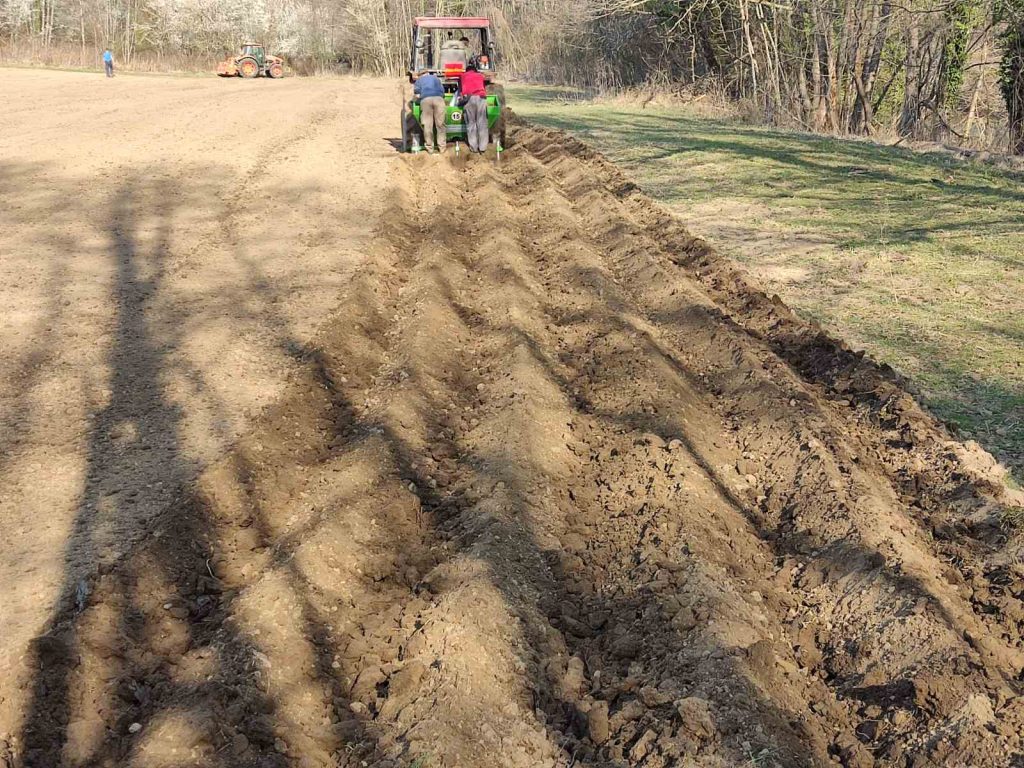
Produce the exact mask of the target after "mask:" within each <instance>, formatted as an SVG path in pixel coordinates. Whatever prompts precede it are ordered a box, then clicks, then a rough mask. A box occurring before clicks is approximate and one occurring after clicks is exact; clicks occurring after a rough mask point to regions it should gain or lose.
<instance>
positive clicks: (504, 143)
mask: <svg viewBox="0 0 1024 768" xmlns="http://www.w3.org/2000/svg"><path fill="white" fill-rule="evenodd" d="M487 95H488V96H496V97H497V99H498V104H499V105H500V106H501V117H499V118H498V122H496V123H495V124H494V128H492V129H491V137H492V138H493V140H494V141H495V143H497V142H498V140H499V139H500V140H501V148H502V149H508V139H507V136H508V132H507V130H506V125H507V123H508V120H506V116H507V115H508V103H507V102H506V101H505V86H504V85H501V84H500V83H491V84H490V85H488V86H487Z"/></svg>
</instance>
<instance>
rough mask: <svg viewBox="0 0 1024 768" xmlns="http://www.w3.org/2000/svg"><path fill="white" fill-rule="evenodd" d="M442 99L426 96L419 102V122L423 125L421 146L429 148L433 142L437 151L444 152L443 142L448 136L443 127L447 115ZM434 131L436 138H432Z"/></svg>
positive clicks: (444, 126)
mask: <svg viewBox="0 0 1024 768" xmlns="http://www.w3.org/2000/svg"><path fill="white" fill-rule="evenodd" d="M447 111H448V110H447V107H446V106H445V103H444V99H443V98H442V97H441V96H428V97H427V98H425V99H423V100H421V101H420V120H421V121H422V123H423V145H424V147H426V146H429V145H430V143H431V142H433V144H434V146H435V147H436V148H437V149H438V151H443V150H444V145H445V140H446V139H447V136H448V127H447V126H446V125H445V122H444V119H445V113H447ZM434 131H437V138H436V139H435V138H434Z"/></svg>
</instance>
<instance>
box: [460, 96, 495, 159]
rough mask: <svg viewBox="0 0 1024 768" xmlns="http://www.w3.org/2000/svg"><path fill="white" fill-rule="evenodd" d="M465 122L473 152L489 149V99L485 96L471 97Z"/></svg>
mask: <svg viewBox="0 0 1024 768" xmlns="http://www.w3.org/2000/svg"><path fill="white" fill-rule="evenodd" d="M462 119H463V121H464V122H465V124H466V138H467V140H468V141H469V148H470V150H472V151H473V152H484V151H486V149H487V141H488V139H489V138H490V137H489V136H488V135H487V99H486V97H484V96H470V97H469V102H468V103H467V104H466V109H465V114H464V116H463V118H462Z"/></svg>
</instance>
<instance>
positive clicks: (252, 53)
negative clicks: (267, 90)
mask: <svg viewBox="0 0 1024 768" xmlns="http://www.w3.org/2000/svg"><path fill="white" fill-rule="evenodd" d="M217 74H218V75H220V76H221V77H235V76H236V75H237V76H238V77H259V76H260V75H266V76H267V77H272V78H274V79H276V78H279V77H284V59H282V58H281V57H280V56H268V55H267V53H266V51H265V50H264V48H263V44H262V43H245V44H244V45H243V46H242V51H241V53H240V54H239V55H238V56H232V57H231V58H229V59H227V60H225V61H222V62H221V63H220V64H218V65H217Z"/></svg>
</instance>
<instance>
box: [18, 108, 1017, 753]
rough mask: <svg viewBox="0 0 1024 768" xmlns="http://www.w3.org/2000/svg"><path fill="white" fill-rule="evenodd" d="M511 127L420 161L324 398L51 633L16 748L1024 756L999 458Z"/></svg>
mask: <svg viewBox="0 0 1024 768" xmlns="http://www.w3.org/2000/svg"><path fill="white" fill-rule="evenodd" d="M513 138H514V140H515V146H514V148H513V149H512V150H510V151H509V152H508V153H506V155H505V158H504V160H503V165H502V167H501V168H497V167H495V166H494V165H492V164H490V163H487V162H484V161H471V162H469V163H465V162H463V163H451V162H445V161H444V160H442V159H439V158H429V157H415V158H409V160H408V161H407V162H405V163H403V165H402V167H401V168H400V170H399V178H398V179H397V180H396V189H395V193H394V198H393V201H392V209H391V210H390V211H389V213H388V214H387V216H386V217H385V219H384V222H385V223H384V225H383V228H382V231H381V232H380V237H379V239H378V245H377V247H376V250H375V252H374V253H373V254H372V255H371V257H370V258H369V259H368V260H367V263H368V266H367V267H366V268H365V269H363V271H362V273H361V275H360V276H359V278H358V279H357V280H356V281H354V282H353V283H352V285H351V286H350V288H349V290H348V291H347V293H346V295H344V296H343V297H342V301H341V304H340V306H339V307H338V310H337V312H336V313H335V314H334V315H333V316H332V317H331V318H329V319H328V320H327V321H326V322H325V324H324V327H323V328H322V330H321V332H320V333H319V335H318V336H317V338H316V340H315V342H314V343H312V344H310V345H309V346H308V347H306V348H303V349H296V350H295V351H294V352H295V355H296V357H297V358H298V359H299V360H301V362H302V364H303V365H302V374H301V375H300V376H298V377H297V378H296V379H295V380H294V381H293V382H292V384H291V385H290V388H289V390H288V393H287V395H286V396H285V397H284V398H283V399H282V400H281V401H280V402H279V403H278V404H276V405H275V406H274V407H272V408H271V409H269V410H268V411H267V412H266V413H265V414H264V415H263V416H262V418H261V419H260V422H259V425H258V427H257V428H256V430H255V431H254V432H253V433H252V434H250V435H249V436H247V437H246V438H245V439H243V440H242V441H240V443H239V444H238V445H237V447H236V448H235V450H234V451H233V452H232V453H231V454H230V455H229V456H227V457H225V458H224V460H223V461H221V462H220V463H218V464H217V465H216V466H214V467H213V468H211V469H210V470H208V471H207V472H205V473H204V475H203V476H202V478H201V480H200V482H199V483H198V485H197V487H196V488H189V489H186V490H185V492H184V493H183V495H182V500H181V501H180V503H177V504H175V505H173V506H172V507H171V508H169V509H167V510H166V512H165V513H164V514H163V516H162V517H161V518H160V523H159V525H158V528H157V529H156V530H155V532H154V534H153V535H152V536H151V537H150V538H149V539H148V540H147V541H146V542H145V544H144V545H143V546H141V547H140V548H138V549H137V550H136V551H135V552H134V553H133V555H132V556H131V557H130V558H128V559H127V560H126V561H124V562H122V563H120V564H118V565H117V566H114V567H111V568H109V569H106V570H105V571H104V572H102V573H99V574H98V575H97V576H96V578H95V579H94V581H93V582H92V583H90V584H89V585H88V588H87V589H85V590H83V591H82V594H81V599H79V600H77V601H69V602H75V604H69V605H67V606H64V611H63V613H62V616H61V619H60V620H59V622H58V623H57V624H56V625H55V626H54V627H53V629H52V631H51V632H50V633H49V634H47V635H46V636H43V637H41V638H39V639H37V641H36V642H35V644H34V647H33V652H34V653H35V655H36V657H37V662H38V664H37V665H36V666H37V668H38V670H39V671H38V673H37V675H36V677H35V679H34V680H31V681H28V684H29V685H31V686H32V696H31V698H32V706H31V709H30V711H29V712H27V713H26V719H25V722H24V724H23V727H22V729H21V731H20V733H19V734H18V735H17V737H16V738H15V739H13V740H12V743H11V744H10V745H9V747H10V749H11V752H12V754H11V757H10V760H11V762H12V763H13V764H15V765H24V766H39V767H42V766H53V765H58V764H62V763H61V761H63V764H66V765H75V766H86V765H88V766H93V765H95V766H115V765H116V766H120V765H133V766H134V765H139V766H150V765H152V766H157V765H202V766H207V765H209V766H228V765H231V766H236V765H237V766H349V765H351V766H357V765H372V766H379V767H381V768H383V767H384V766H399V765H415V766H418V767H419V768H424V767H425V766H466V767H467V768H469V767H472V768H480V767H484V766H524V767H525V766H545V765H547V766H556V765H557V766H570V765H587V766H626V765H628V766H645V767H647V768H660V767H661V766H670V765H673V766H674V765H702V766H734V765H743V764H751V765H758V766H772V765H777V766H816V765H824V764H829V763H836V762H838V763H840V764H842V765H846V766H858V767H859V766H871V765H899V766H903V765H913V766H927V765H950V764H963V765H979V766H981V765H984V766H988V765H992V766H996V765H1017V764H1021V763H1022V761H1024V745H1022V743H1021V741H1022V736H1021V734H1022V732H1024V704H1022V703H1021V699H1020V697H1019V693H1020V688H1021V672H1022V669H1024V656H1022V652H1021V650H1022V649H1021V644H1022V632H1024V607H1022V603H1021V598H1022V596H1024V567H1022V566H1021V562H1020V554H1021V552H1020V541H1019V539H1017V538H1014V537H1012V536H1010V535H1009V533H1008V532H1007V530H1006V529H1005V527H1004V526H1003V523H1002V521H1003V518H1004V516H1005V513H1006V509H1007V507H1008V506H1011V505H1014V504H1018V503H1019V500H1018V499H1016V498H1014V497H1013V495H1012V493H1011V492H1009V491H1007V490H1006V489H1005V488H1004V486H1003V485H1002V483H1001V476H1000V472H999V468H998V467H996V466H995V464H994V463H993V462H992V461H991V459H990V458H989V457H988V456H987V454H985V453H984V452H982V451H981V450H980V449H978V448H977V447H976V446H964V445H961V444H959V443H957V442H956V441H954V440H953V439H951V437H950V436H949V434H948V433H947V432H946V431H945V430H944V429H943V428H942V426H941V425H939V424H938V423H937V422H936V421H935V420H934V419H932V418H931V417H930V416H929V415H928V414H927V413H925V412H923V411H922V410H921V409H920V408H919V407H918V405H917V404H916V403H915V401H914V399H913V397H912V396H911V395H910V394H908V392H907V390H906V387H905V386H904V384H903V383H902V382H901V381H900V380H899V379H898V377H896V376H895V375H894V374H893V373H892V372H891V371H889V370H887V369H884V368H881V367H879V366H877V365H876V364H874V363H873V362H872V361H870V360H868V359H866V358H864V357H863V356H862V355H860V354H857V353H855V352H853V351H851V350H849V349H846V348H845V347H844V346H843V345H842V344H841V343H839V342H837V341H835V340H833V339H830V338H829V337H828V336H827V335H826V334H824V333H822V332H821V331H820V330H819V329H817V328H815V327H813V326H812V325H809V324H807V323H806V322H804V321H802V320H800V319H799V318H797V317H796V316H795V315H793V313H791V312H790V311H789V310H788V309H787V308H786V307H785V306H784V305H782V304H781V302H779V301H778V300H777V299H773V298H771V297H768V296H765V295H764V294H762V293H760V292H759V291H758V290H757V289H756V288H755V287H753V286H751V285H749V284H748V283H747V282H746V280H745V279H744V278H743V276H742V274H741V273H739V272H738V271H737V270H736V269H735V268H734V267H733V266H732V264H731V263H730V262H728V261H727V260H726V259H723V258H721V257H719V256H718V255H717V254H716V253H714V252H713V251H711V250H710V249H709V248H708V247H707V246H706V245H705V244H704V243H703V242H701V241H699V240H696V239H694V238H692V237H691V236H689V235H688V234H687V233H686V231H685V229H684V228H683V227H682V226H681V225H680V224H679V223H677V222H676V221H675V220H674V219H673V218H672V217H671V216H669V215H668V214H666V213H665V212H664V211H663V210H661V209H660V208H658V207H657V206H656V205H655V204H653V203H652V202H651V201H650V200H649V199H648V198H646V197H645V196H644V195H643V194H642V192H641V191H640V190H639V189H637V188H636V187H635V186H634V185H633V184H632V183H631V182H629V180H628V179H626V178H625V177H624V176H622V175H621V174H620V173H619V172H618V171H617V170H616V169H615V168H614V167H612V166H611V165H610V164H608V163H607V162H606V161H604V160H603V159H602V158H601V157H600V156H598V155H596V154H595V153H594V152H592V151H591V150H590V149H589V148H587V147H586V146H585V145H582V144H580V143H579V142H576V141H575V140H573V139H570V138H569V137H567V136H565V135H563V134H560V133H556V132H551V131H547V130H541V129H537V128H534V127H531V126H528V125H525V124H519V125H517V126H515V128H514V131H513Z"/></svg>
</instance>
